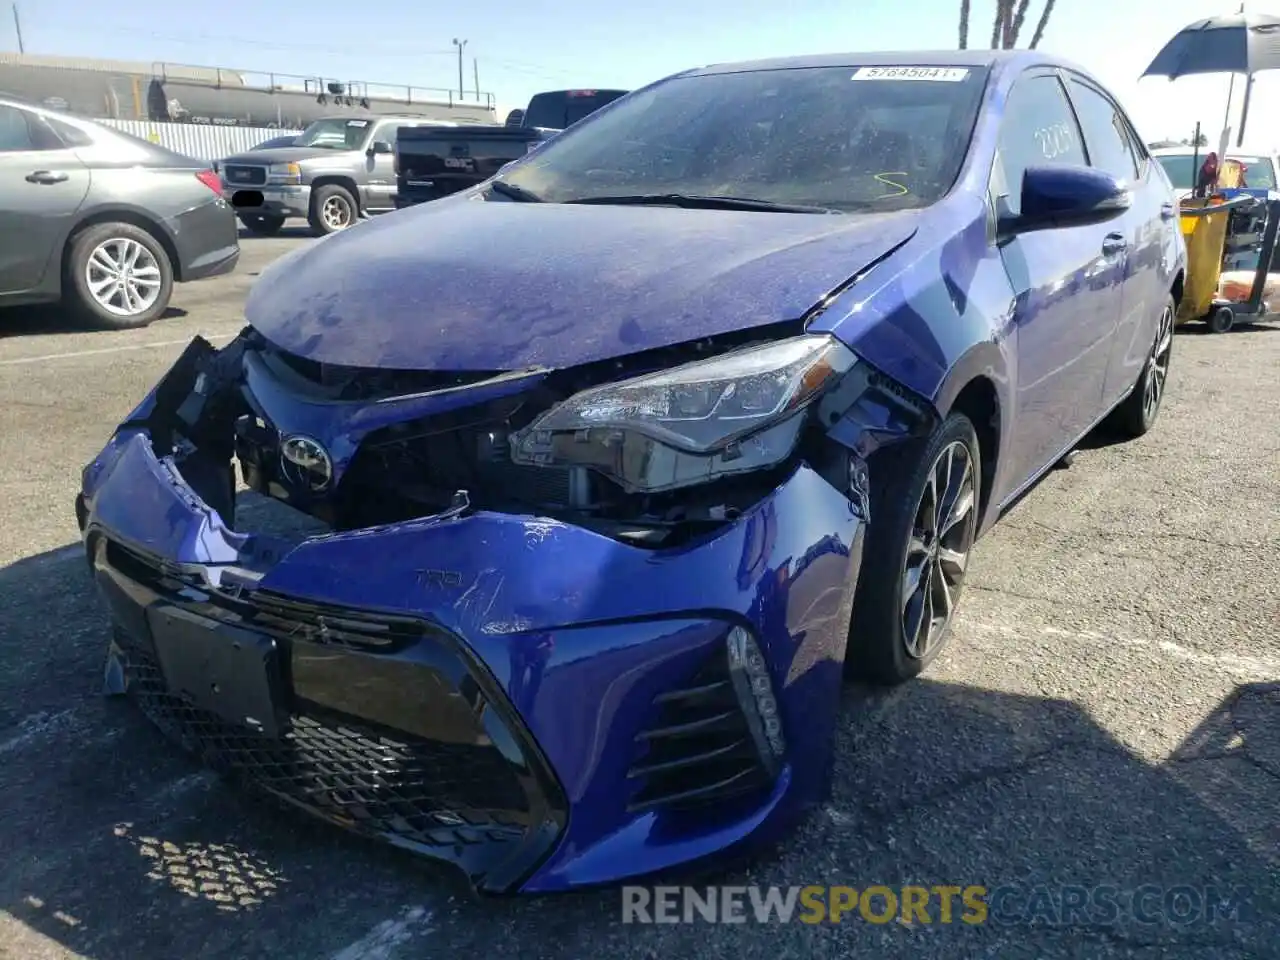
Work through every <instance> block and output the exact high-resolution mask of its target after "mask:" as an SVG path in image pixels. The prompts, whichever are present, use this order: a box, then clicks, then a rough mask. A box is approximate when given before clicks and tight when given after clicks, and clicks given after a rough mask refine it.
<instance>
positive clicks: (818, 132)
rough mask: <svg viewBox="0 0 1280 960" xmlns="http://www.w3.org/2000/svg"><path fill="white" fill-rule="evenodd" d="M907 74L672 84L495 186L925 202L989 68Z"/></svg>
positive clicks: (565, 140) (548, 194)
mask: <svg viewBox="0 0 1280 960" xmlns="http://www.w3.org/2000/svg"><path fill="white" fill-rule="evenodd" d="M895 70H897V71H898V73H897V74H895V73H894V72H893V71H895ZM914 70H915V73H914V74H912V73H911V72H910V71H908V70H905V69H904V68H892V67H890V68H885V67H876V68H867V67H863V68H859V67H857V66H856V65H855V66H849V67H812V68H795V69H781V70H756V71H747V72H742V73H725V74H704V75H695V76H689V77H677V78H675V79H672V80H668V81H665V82H663V83H660V84H657V85H655V86H654V87H651V88H650V89H648V90H642V91H639V92H637V93H634V94H632V95H631V96H630V97H629V98H628V99H627V100H625V101H620V102H618V103H616V104H614V106H613V107H612V108H611V109H610V110H609V111H607V112H604V113H600V114H596V115H593V116H591V117H588V118H587V119H585V120H584V121H582V122H581V123H580V124H579V125H578V126H576V127H573V128H571V129H569V130H567V131H566V132H564V133H562V134H560V135H559V136H557V137H556V138H554V139H552V140H550V141H548V142H546V143H545V144H544V145H543V146H542V147H540V148H539V149H538V150H537V151H536V152H535V153H534V154H532V155H531V156H530V158H529V160H528V161H526V162H524V163H521V164H519V165H518V166H516V167H513V168H512V169H511V170H509V171H508V173H507V175H506V176H505V177H504V179H505V180H507V181H509V182H510V183H512V184H513V185H515V186H518V187H521V188H523V189H524V190H526V191H529V192H531V193H533V194H535V195H537V196H539V197H540V198H542V199H543V200H546V201H550V202H557V203H565V202H575V201H582V200H590V199H597V200H598V199H599V198H602V197H604V198H607V197H615V196H648V195H669V194H679V195H683V196H700V197H707V196H714V197H734V198H738V199H747V200H758V201H765V202H768V203H780V204H792V205H803V206H813V207H823V208H827V209H833V210H838V211H859V212H861V211H880V210H894V209H902V208H908V207H923V206H927V205H929V204H931V203H934V202H935V201H937V200H938V199H940V198H941V197H942V196H943V195H944V194H945V193H946V192H947V191H948V190H950V189H951V186H952V184H953V183H954V182H955V180H956V177H957V176H958V175H959V172H960V168H961V166H962V164H963V162H964V158H965V155H966V153H967V151H968V144H969V137H970V134H971V133H972V130H973V125H974V121H975V119H976V116H977V112H978V108H979V104H980V101H981V98H982V91H983V88H984V86H985V83H986V71H985V70H984V69H978V68H972V67H938V68H935V67H927V68H914Z"/></svg>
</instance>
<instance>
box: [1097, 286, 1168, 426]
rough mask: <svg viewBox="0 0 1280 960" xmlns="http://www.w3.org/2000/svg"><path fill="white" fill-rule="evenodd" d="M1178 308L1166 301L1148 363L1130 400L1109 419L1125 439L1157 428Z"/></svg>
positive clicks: (1121, 404)
mask: <svg viewBox="0 0 1280 960" xmlns="http://www.w3.org/2000/svg"><path fill="white" fill-rule="evenodd" d="M1176 313H1177V305H1176V304H1175V303H1174V302H1173V297H1169V299H1168V300H1166V301H1165V304H1164V306H1163V307H1162V308H1161V310H1160V316H1159V318H1158V319H1157V320H1156V333H1155V337H1153V338H1152V341H1151V349H1150V350H1149V351H1148V352H1147V362H1146V363H1145V364H1144V365H1143V367H1142V372H1141V373H1140V374H1138V381H1137V383H1135V384H1134V385H1133V390H1132V391H1130V393H1129V396H1128V397H1126V398H1125V399H1124V400H1122V401H1121V403H1120V406H1118V407H1116V409H1115V411H1114V412H1113V413H1112V414H1111V416H1110V417H1109V418H1108V421H1107V426H1108V427H1109V428H1110V429H1111V430H1113V431H1114V432H1115V433H1118V434H1119V435H1120V436H1121V437H1122V438H1129V439H1136V438H1138V437H1141V436H1142V435H1143V434H1145V433H1146V432H1147V431H1148V430H1150V429H1151V427H1152V426H1153V425H1154V424H1155V422H1156V418H1157V417H1158V416H1159V415H1160V407H1161V405H1162V404H1163V403H1164V395H1165V388H1166V387H1167V386H1168V384H1169V361H1170V360H1171V359H1172V357H1173V339H1174V337H1173V325H1174V315H1175V314H1176Z"/></svg>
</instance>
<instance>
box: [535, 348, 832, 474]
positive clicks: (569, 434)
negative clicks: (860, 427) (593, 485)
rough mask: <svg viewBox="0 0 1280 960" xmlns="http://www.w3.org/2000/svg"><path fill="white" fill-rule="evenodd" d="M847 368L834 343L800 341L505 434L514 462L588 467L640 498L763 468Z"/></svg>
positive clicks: (595, 398) (636, 382)
mask: <svg viewBox="0 0 1280 960" xmlns="http://www.w3.org/2000/svg"><path fill="white" fill-rule="evenodd" d="M854 362H855V358H854V355H853V354H852V353H851V352H850V351H849V349H848V348H847V347H845V346H844V345H843V344H841V343H840V342H839V341H838V340H836V339H835V338H833V337H831V336H828V335H825V334H823V335H814V336H808V335H806V336H800V337H793V338H790V339H787V340H782V341H779V342H777V343H771V344H767V345H765V346H755V347H749V348H747V349H743V350H737V351H734V352H731V353H726V354H722V355H721V356H718V357H715V358H713V359H710V360H700V361H697V362H695V363H689V364H685V365H683V366H680V367H676V368H674V369H672V370H666V371H662V372H660V373H650V374H645V375H644V376H641V377H636V378H634V379H632V380H624V381H622V382H620V383H610V384H606V385H604V386H600V387H594V388H592V389H590V390H584V391H582V392H581V393H578V394H575V395H574V396H572V397H570V398H569V399H568V400H565V401H564V402H563V403H560V404H557V405H556V406H554V407H552V408H551V409H550V410H548V411H547V412H546V413H544V414H543V415H542V416H541V417H539V418H538V419H537V420H535V421H534V422H533V423H531V424H530V425H529V426H528V427H527V428H525V429H524V430H523V431H521V432H519V433H517V434H516V435H515V436H513V437H512V438H511V455H512V459H514V460H515V461H516V462H518V463H526V464H534V465H540V466H551V465H576V466H585V467H589V468H591V469H593V470H596V471H598V472H600V473H603V474H605V475H607V476H609V477H611V478H613V479H614V480H616V481H617V482H618V483H619V484H621V485H622V486H623V487H624V488H625V489H627V490H631V491H639V492H644V493H656V492H659V491H662V490H670V489H672V488H675V487H682V486H688V485H690V484H695V483H703V482H706V481H707V480H711V479H715V478H716V477H719V476H723V475H725V474H732V473H744V472H748V471H752V470H759V469H762V468H764V467H770V466H773V465H775V464H778V463H780V462H782V461H783V460H784V459H786V458H787V457H788V456H789V455H790V454H791V451H792V450H793V449H794V448H795V444H796V440H797V439H798V438H799V435H800V428H801V426H802V422H803V413H804V410H805V408H806V407H807V406H808V404H809V402H810V401H811V400H813V399H814V398H815V397H816V396H818V395H819V394H821V393H822V392H823V391H824V390H825V389H826V388H827V387H829V386H831V385H832V384H833V383H834V382H835V381H836V380H837V379H838V378H839V377H840V375H841V374H843V373H844V372H845V371H847V370H848V369H849V368H850V367H851V366H853V364H854Z"/></svg>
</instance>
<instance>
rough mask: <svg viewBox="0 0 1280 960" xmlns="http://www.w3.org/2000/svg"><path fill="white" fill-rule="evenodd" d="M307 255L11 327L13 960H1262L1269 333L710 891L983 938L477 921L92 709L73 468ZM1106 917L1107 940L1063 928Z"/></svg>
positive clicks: (1154, 438)
mask: <svg viewBox="0 0 1280 960" xmlns="http://www.w3.org/2000/svg"><path fill="white" fill-rule="evenodd" d="M306 242H308V241H307V240H306V239H304V238H301V237H300V236H284V237H278V238H272V239H263V238H246V239H245V240H244V241H243V244H244V253H243V258H242V260H241V264H240V267H239V269H238V270H237V272H236V273H235V274H233V275H232V276H230V277H226V278H221V279H217V280H213V281H207V282H204V283H199V284H193V285H189V286H182V287H179V288H178V291H177V294H176V296H175V301H174V306H175V309H174V310H173V311H172V315H171V316H169V317H166V318H165V319H163V320H161V321H159V322H157V323H156V324H154V325H153V326H152V327H150V328H149V329H146V330H138V331H131V332H125V333H86V332H76V331H72V330H69V329H67V328H66V327H65V326H64V324H63V321H62V319H61V316H60V314H59V313H58V312H57V311H56V310H38V311H37V310H32V311H21V312H8V313H0V531H2V533H0V813H3V815H2V816H0V855H2V857H3V870H0V957H13V958H22V960H42V958H54V957H58V958H61V957H89V958H95V960H138V958H153V957H155V958H169V957H173V958H177V957H182V958H197V957H217V958H237V957H274V958H282V957H283V958H293V957H298V958H337V960H404V958H409V957H414V958H417V957H425V956H431V957H455V956H469V955H482V956H492V957H497V958H507V957H511V958H581V960H595V958H603V957H609V958H614V960H643V958H659V957H662V958H665V957H686V956H688V957H694V956H697V957H700V958H720V957H724V958H733V960H761V958H767V960H784V958H793V957H794V958H799V957H810V956H813V957H828V956H829V957H845V956H855V955H858V956H866V955H874V956H876V957H881V958H893V957H904V958H905V957H911V958H933V957H937V958H947V960H952V958H957V957H999V958H1001V960H1007V958H1019V957H1027V958H1035V960H1048V958H1056V957H1082V958H1095V957H1106V956H1131V957H1143V958H1147V957H1150V958H1156V957H1160V958H1165V957H1186V958H1195V960H1212V958H1218V957H1221V958H1244V957H1274V956H1280V803H1278V802H1277V800H1276V797H1277V796H1278V795H1280V324H1277V325H1275V326H1257V327H1254V328H1245V329H1241V330H1238V331H1233V332H1231V333H1229V334H1227V335H1223V336H1208V335H1203V334H1201V333H1200V332H1199V331H1197V330H1192V329H1190V328H1188V329H1187V330H1186V332H1183V333H1180V334H1179V336H1178V337H1177V339H1176V343H1175V347H1174V354H1173V366H1172V375H1171V380H1170V389H1169V394H1168V398H1167V400H1166V403H1165V408H1164V411H1163V413H1162V416H1161V420H1160V422H1159V424H1158V426H1157V428H1156V430H1155V431H1154V432H1153V433H1152V434H1150V435H1149V436H1148V437H1146V438H1144V439H1142V440H1141V441H1137V442H1134V443H1130V444H1127V445H1121V446H1102V445H1092V444H1091V445H1089V446H1090V448H1089V449H1085V450H1083V451H1082V452H1081V453H1080V455H1079V456H1078V457H1077V459H1076V461H1075V463H1074V464H1073V465H1072V466H1071V467H1070V468H1069V469H1064V470H1057V471H1055V472H1053V473H1051V474H1050V475H1049V476H1048V477H1047V478H1046V479H1045V481H1044V482H1043V483H1042V484H1040V486H1039V487H1038V488H1037V489H1036V490H1035V491H1034V492H1033V493H1032V494H1031V496H1029V497H1028V498H1027V499H1026V500H1025V501H1024V502H1023V503H1022V504H1021V505H1020V506H1019V507H1018V509H1017V510H1016V511H1015V512H1014V513H1013V514H1012V515H1010V516H1009V517H1008V518H1006V520H1005V521H1004V522H1003V523H1002V524H1001V525H1000V526H999V527H998V528H997V529H996V530H995V531H994V532H993V533H992V534H991V535H990V536H989V537H988V538H987V539H985V540H984V541H983V542H982V543H981V544H980V545H979V547H978V550H977V553H976V559H975V561H974V563H975V566H974V568H973V572H972V574H971V576H970V580H969V587H968V588H967V592H966V594H965V597H964V601H963V606H962V613H961V617H960V620H959V623H958V625H957V628H956V632H955V636H954V638H953V640H952V644H951V646H950V648H949V651H948V652H947V653H946V654H945V656H944V657H943V658H942V659H940V660H939V661H938V662H937V664H936V665H935V666H934V667H932V668H931V669H930V670H929V672H928V673H927V674H926V675H925V676H924V677H923V678H921V679H920V680H918V681H916V682H914V683H911V684H909V685H907V686H904V687H902V688H899V689H896V690H894V691H891V692H887V693H886V692H875V691H870V690H865V689H860V688H850V689H849V691H848V694H847V697H846V702H845V704H844V709H843V711H842V716H841V720H840V726H839V729H838V731H837V760H836V770H835V784H834V788H833V796H832V798H831V800H830V802H829V803H827V804H826V805H825V806H823V807H822V808H820V809H818V810H816V811H815V812H814V814H813V815H812V816H811V817H810V818H809V820H808V821H807V822H806V823H805V824H804V826H803V827H802V828H801V829H800V830H798V831H797V832H796V833H795V834H794V835H793V836H792V837H791V838H790V840H789V841H788V842H787V843H785V844H784V845H781V846H780V847H778V848H777V849H775V850H771V851H765V852H762V853H761V854H760V855H759V856H757V857H756V858H754V859H753V860H751V861H749V862H747V863H744V864H741V865H736V866H734V867H732V868H731V869H727V870H725V871H724V872H722V873H721V874H719V875H716V876H712V877H704V878H701V879H700V880H699V883H700V884H706V883H716V884H722V885H740V886H741V885H762V886H764V885H781V886H793V885H796V886H804V885H848V886H851V887H855V888H857V889H859V890H861V889H865V888H866V887H868V886H872V885H884V886H888V887H890V888H892V889H900V888H901V886H902V885H903V884H919V885H922V886H925V887H933V886H936V885H944V884H945V885H955V886H958V887H966V886H971V885H979V886H983V887H985V888H987V890H988V891H989V892H993V891H996V890H1001V891H1003V893H1002V897H1003V906H1002V908H1001V910H1000V911H998V912H999V914H1000V915H999V916H998V917H997V916H995V913H996V911H993V913H992V915H991V916H989V917H988V918H987V922H985V923H981V924H969V923H966V922H963V921H960V920H958V919H956V918H955V917H953V919H952V922H950V923H944V922H942V918H941V917H940V915H939V914H938V912H937V911H936V910H935V911H934V913H933V915H932V917H931V922H929V923H925V922H922V920H921V918H919V917H917V918H915V919H914V921H913V922H910V923H904V922H900V921H899V920H893V921H891V922H888V923H877V922H872V921H869V920H867V919H866V918H864V917H862V916H860V915H859V913H858V912H857V911H854V912H853V913H851V914H849V915H847V916H846V917H845V918H844V920H843V922H841V923H838V924H831V923H823V924H805V923H800V922H792V923H787V924H782V923H777V922H771V923H758V922H756V921H755V920H754V919H748V921H747V922H745V923H739V924H718V925H711V924H708V923H706V922H703V921H700V920H695V921H694V922H692V923H668V924H653V925H642V924H627V923H623V922H622V910H621V906H622V899H621V895H620V893H619V891H617V890H603V891H594V892H587V893H578V894H573V895H567V896H555V897H540V898H532V899H519V898H517V899H509V900H476V899H474V898H472V896H471V895H470V894H469V893H468V892H467V890H466V889H465V888H464V887H462V886H461V885H460V884H459V883H458V881H457V880H456V879H455V878H454V877H453V876H452V875H451V874H449V873H447V872H445V871H443V870H441V869H439V868H436V867H434V866H432V865H431V864H427V863H424V862H422V861H420V860H418V859H415V858H413V857H411V856H409V855H406V854H401V853H398V852H395V851H391V850H388V849H385V848H383V847H381V846H378V845H375V844H372V843H368V842H365V841H361V840H358V839H355V838H351V837H347V836H345V835H343V834H341V833H339V832H336V831H334V830H333V829H331V828H329V827H327V826H323V825H316V824H311V823H306V822H299V821H298V820H297V819H296V818H295V817H293V816H291V815H289V814H287V813H283V812H281V811H279V810H277V809H275V808H273V807H269V806H266V805H264V804H263V803H261V802H259V801H258V800H256V799H254V798H252V797H246V796H243V795H241V794H240V793H238V792H237V791H235V790H234V789H232V788H230V787H228V786H225V785H224V784H223V783H222V782H221V781H218V780H216V779H215V778H213V777H211V776H209V775H207V774H206V773H204V772H202V771H201V769H200V768H199V767H198V766H196V765H195V764H194V763H193V762H192V761H190V760H188V759H187V758H186V757H184V756H182V755H180V754H178V753H176V752H175V751H174V749H173V748H171V747H170V746H169V745H168V744H167V742H165V741H163V740H162V739H161V738H160V737H159V735H158V734H156V733H155V732H153V731H152V730H151V729H150V728H149V727H148V726H147V725H146V724H145V723H144V722H143V721H141V720H140V719H139V718H138V716H136V715H135V714H134V713H133V711H132V710H131V709H130V708H129V707H128V706H127V705H121V704H118V703H116V702H114V701H106V700H104V699H103V698H102V697H101V696H100V683H101V674H102V666H103V653H104V646H105V643H106V637H107V633H106V621H105V618H104V612H103V609H102V607H101V605H100V604H99V602H98V600H97V598H96V597H95V595H94V593H93V591H92V589H91V585H90V583H89V580H88V577H87V573H86V570H85V565H84V561H83V556H82V554H81V553H80V552H79V551H78V541H77V537H76V526H75V519H74V516H73V512H72V497H73V496H74V494H75V492H76V488H77V482H78V472H79V469H80V467H81V465H82V464H84V463H85V462H86V461H87V460H89V459H90V458H91V457H92V456H93V454H94V453H95V452H96V451H97V450H98V449H99V448H100V446H101V444H102V442H103V441H104V440H105V439H106V437H107V435H108V432H109V430H110V429H111V427H112V426H113V425H114V424H115V423H116V422H118V421H119V420H120V419H121V418H122V417H123V416H124V415H125V414H126V413H127V412H128V411H129V410H130V409H131V408H132V406H133V405H134V404H135V403H136V401H137V400H138V399H139V398H140V397H141V396H142V395H143V393H144V392H145V391H146V390H147V389H148V388H149V387H150V386H151V385H152V383H154V381H155V380H156V379H157V378H158V377H159V376H160V375H161V373H163V372H164V370H165V369H167V367H168V366H169V364H171V363H172V362H173V360H174V359H175V358H176V357H177V355H178V353H179V352H180V350H181V349H182V346H183V345H184V344H185V343H186V342H187V341H188V340H189V338H190V337H191V336H192V335H194V334H196V333H201V334H203V335H205V336H206V337H209V338H210V339H212V340H214V342H216V343H222V342H225V341H226V340H229V339H230V338H231V337H232V336H234V334H235V333H236V331H237V330H239V329H240V327H241V325H242V318H241V308H242V305H243V300H244V295H245V292H246V291H247V290H248V288H249V286H250V284H251V283H252V282H253V281H254V278H255V276H256V275H257V273H258V272H259V271H260V270H261V269H262V268H263V267H264V266H265V265H266V264H267V263H269V262H270V261H271V260H272V259H273V258H275V257H277V256H279V255H281V254H282V253H284V252H285V251H286V250H288V249H290V248H291V247H293V246H296V245H297V244H300V243H306ZM1099 888H1102V889H1110V890H1111V891H1112V893H1113V895H1114V898H1115V900H1116V902H1117V903H1118V904H1119V908H1118V910H1116V911H1115V912H1114V913H1113V914H1110V915H1105V916H1104V915H1102V914H1100V913H1098V912H1097V911H1096V910H1092V908H1087V909H1085V910H1084V912H1080V911H1077V912H1076V913H1075V914H1074V915H1071V914H1070V911H1067V910H1064V906H1065V905H1068V904H1069V903H1070V902H1071V898H1072V897H1078V896H1079V892H1080V891H1081V890H1083V891H1085V892H1086V894H1087V896H1088V897H1089V898H1090V899H1089V900H1088V903H1089V904H1096V903H1097V902H1099V901H1096V900H1095V899H1092V898H1094V897H1095V896H1096V891H1097V890H1098V889H1099ZM1072 891H1075V892H1074V893H1073V892H1072ZM1206 897H1208V898H1210V899H1213V898H1218V899H1215V900H1214V902H1219V901H1221V908H1220V909H1219V910H1218V913H1217V916H1216V919H1213V920H1210V919H1208V918H1207V917H1206V910H1205V909H1204V908H1203V903H1204V902H1205V898H1206ZM1179 898H1181V899H1179ZM1223 898H1225V899H1223ZM1197 903H1198V904H1200V905H1201V907H1200V909H1199V910H1197V909H1196V906H1195V905H1196V904H1197ZM1135 904H1141V906H1140V907H1139V906H1136V905H1135Z"/></svg>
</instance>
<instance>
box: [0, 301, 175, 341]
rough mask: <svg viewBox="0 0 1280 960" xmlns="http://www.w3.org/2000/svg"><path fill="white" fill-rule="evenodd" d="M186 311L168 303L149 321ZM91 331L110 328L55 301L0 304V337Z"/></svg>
mask: <svg viewBox="0 0 1280 960" xmlns="http://www.w3.org/2000/svg"><path fill="white" fill-rule="evenodd" d="M187 315H188V312H187V311H186V310H184V309H182V308H181V307H169V308H168V309H167V310H165V312H164V313H162V314H160V316H159V317H158V318H156V320H154V321H153V323H163V322H164V321H165V320H176V319H178V318H179V317H185V316H187ZM95 332H96V333H111V332H113V331H110V330H97V331H95V330H94V329H93V328H92V327H90V326H88V325H87V324H85V323H83V322H81V321H80V320H79V319H78V318H76V317H75V316H74V315H73V314H72V313H71V312H70V311H68V310H67V309H65V308H64V307H61V306H59V305H58V304H40V305H38V306H27V307H4V308H0V339H4V338H5V337H29V336H36V335H48V334H63V333H95Z"/></svg>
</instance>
